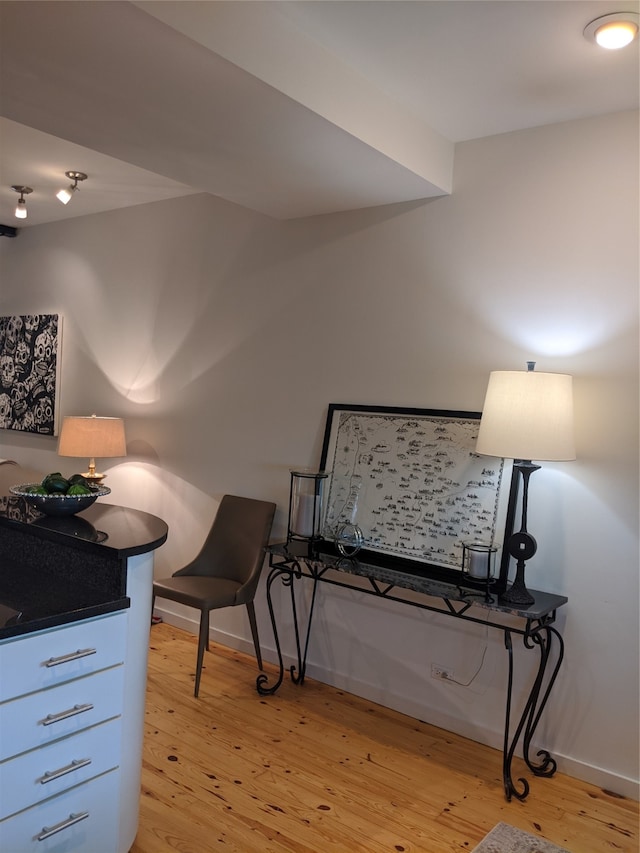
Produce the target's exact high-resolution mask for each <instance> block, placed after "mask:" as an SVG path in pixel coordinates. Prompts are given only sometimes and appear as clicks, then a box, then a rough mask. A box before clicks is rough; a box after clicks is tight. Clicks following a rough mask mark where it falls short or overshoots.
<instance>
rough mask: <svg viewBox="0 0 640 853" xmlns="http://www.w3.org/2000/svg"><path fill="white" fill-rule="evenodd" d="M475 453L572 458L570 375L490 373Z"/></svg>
mask: <svg viewBox="0 0 640 853" xmlns="http://www.w3.org/2000/svg"><path fill="white" fill-rule="evenodd" d="M476 451H477V453H480V454H483V455H486V456H501V457H503V458H507V459H523V460H532V459H538V460H540V461H562V460H569V459H575V458H576V453H575V446H574V435H573V392H572V377H571V376H568V375H567V374H564V373H538V372H537V371H535V370H527V371H510V370H497V371H494V372H493V373H491V374H490V376H489V385H488V387H487V394H486V397H485V401H484V408H483V411H482V419H481V421H480V430H479V433H478V442H477V445H476Z"/></svg>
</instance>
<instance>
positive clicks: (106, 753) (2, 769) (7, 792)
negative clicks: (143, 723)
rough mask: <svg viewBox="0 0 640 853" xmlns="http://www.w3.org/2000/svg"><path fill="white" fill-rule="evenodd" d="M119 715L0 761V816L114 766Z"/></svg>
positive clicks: (117, 752)
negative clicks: (0, 794)
mask: <svg viewBox="0 0 640 853" xmlns="http://www.w3.org/2000/svg"><path fill="white" fill-rule="evenodd" d="M121 733H122V726H121V723H120V718H118V719H116V720H111V721H110V722H108V723H102V724H101V725H99V726H94V727H93V728H90V729H85V730H84V731H82V732H78V734H75V735H71V736H70V737H67V738H63V739H62V740H57V741H55V742H54V743H50V744H49V745H48V746H43V747H42V748H41V749H34V750H31V752H26V753H24V754H22V755H19V756H18V757H17V758H10V759H9V760H8V761H3V762H0V791H2V797H1V799H0V820H1V819H2V818H5V817H8V816H9V815H12V814H15V813H16V812H19V811H22V810H23V809H26V808H29V807H30V806H32V805H34V804H35V803H38V802H40V801H41V800H46V799H48V798H49V797H53V796H55V795H56V794H60V793H61V792H62V791H66V790H67V789H68V788H73V787H74V786H75V785H80V784H81V783H82V782H86V781H88V780H89V779H93V778H94V777H95V776H99V775H101V774H102V773H106V772H107V770H113V769H114V768H115V767H117V765H118V763H119V761H120V737H121Z"/></svg>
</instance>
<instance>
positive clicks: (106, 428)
mask: <svg viewBox="0 0 640 853" xmlns="http://www.w3.org/2000/svg"><path fill="white" fill-rule="evenodd" d="M126 455H127V445H126V441H125V436H124V421H123V420H122V418H99V417H96V415H91V416H90V417H71V416H70V417H65V418H64V420H63V422H62V429H61V431H60V441H59V442H58V456H88V457H89V470H88V471H87V472H85V473H84V474H83V475H82V476H83V477H86V479H87V480H89V482H92V483H95V484H96V485H99V484H100V482H101V481H102V480H103V479H104V477H105V476H106V475H105V474H100V473H98V472H97V471H96V457H98V458H100V459H106V458H108V457H113V456H126Z"/></svg>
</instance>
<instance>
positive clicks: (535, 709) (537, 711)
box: [523, 625, 564, 777]
mask: <svg viewBox="0 0 640 853" xmlns="http://www.w3.org/2000/svg"><path fill="white" fill-rule="evenodd" d="M554 636H555V637H556V639H557V641H558V659H557V660H556V663H555V666H554V668H553V671H552V673H551V675H550V677H549V679H548V682H547V686H546V688H545V690H544V693H542V697H541V691H542V688H543V685H544V681H545V675H546V671H547V665H548V663H549V658H550V655H551V649H552V641H553V637H554ZM530 642H532V643H535V644H536V645H537V646H538V647H539V649H540V664H539V667H538V674H537V676H536V680H535V682H534V685H533V688H532V691H531V702H530V707H529V714H528V720H527V724H526V726H525V730H524V738H523V753H524V760H525V761H526V763H527V766H528V767H529V769H530V770H531V772H532V773H533V774H534V775H535V776H547V777H549V776H553V774H554V773H555V772H556V770H557V767H558V765H557V763H556V760H555V759H554V758H553V757H552V755H551V753H550V752H549V751H548V750H546V749H540V750H538V752H537V753H536V755H537V756H538V757H539V758H540V761H538V762H534V761H533V760H532V759H531V758H530V756H529V749H530V747H531V740H532V738H533V735H534V733H535V731H536V728H537V726H538V723H539V722H540V717H541V716H542V713H543V711H544V709H545V707H546V704H547V701H548V699H549V695H550V693H551V690H552V688H553V685H554V683H555V680H556V677H557V675H558V672H559V671H560V666H561V665H562V660H563V658H564V641H563V639H562V636H561V635H560V634H559V633H558V631H556V629H555V628H552V627H551V626H550V625H545V626H544V627H542V628H540V629H539V630H537V631H535V632H533V633H532V634H531V635H530ZM525 645H527V637H525ZM528 647H531V646H528Z"/></svg>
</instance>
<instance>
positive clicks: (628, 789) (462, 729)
mask: <svg viewBox="0 0 640 853" xmlns="http://www.w3.org/2000/svg"><path fill="white" fill-rule="evenodd" d="M155 612H156V613H157V614H158V615H159V616H161V617H162V619H163V621H164V622H166V623H167V624H169V625H174V626H175V627H176V628H182V629H183V630H185V631H189V632H190V633H192V634H196V635H197V634H198V622H197V620H195V619H193V618H189V617H185V616H182V615H180V614H178V613H174V612H172V611H170V610H165V609H163V608H161V607H156V611H155ZM209 636H210V638H211V640H212V641H213V642H216V643H220V644H221V645H223V646H228V647H229V648H231V649H236V650H237V651H239V652H244V653H246V654H250V655H253V654H255V652H254V648H253V642H252V641H251V640H246V639H245V638H244V637H240V636H236V635H234V634H229V633H228V632H226V631H220V630H217V629H216V628H211V629H210V633H209ZM261 651H262V656H263V658H264V660H265V661H268V662H269V663H273V664H276V665H277V663H278V657H277V653H276V651H275V648H265V647H264V646H262V649H261ZM306 675H307V676H308V677H309V678H313V679H314V680H316V681H320V682H322V683H323V684H329V685H331V686H332V687H336V688H338V689H339V690H344V691H345V692H347V693H352V694H353V695H355V696H360V697H362V698H363V699H368V700H369V701H370V702H375V703H377V704H378V705H383V706H384V707H386V708H391V709H392V710H394V711H398V712H399V713H401V714H406V715H407V716H408V717H413V718H414V719H417V720H423V721H424V722H427V723H429V724H430V725H432V726H437V727H438V728H441V729H445V730H446V731H450V732H455V733H456V734H459V735H461V736H462V737H466V738H469V739H470V740H474V741H476V742H477V743H482V744H484V745H485V746H490V747H492V748H493V749H498V750H502V737H503V736H502V731H498V730H495V731H491V730H489V729H486V728H478V726H477V725H474V724H473V723H471V722H470V721H469V720H465V719H462V718H459V717H454V716H452V715H450V714H446V713H442V712H441V711H438V710H436V709H429V719H428V720H425V708H424V706H422V705H418V704H417V703H415V702H413V701H412V699H411V697H409V696H399V695H396V694H390V693H388V692H384V691H381V690H380V689H379V688H376V687H375V686H373V685H371V684H368V683H366V682H363V681H360V680H359V679H358V678H356V677H354V676H346V675H344V674H343V673H338V672H331V671H329V670H326V669H324V668H323V667H319V666H316V665H314V664H312V663H310V662H308V663H307V671H306ZM553 757H554V758H555V760H556V761H557V762H558V771H559V772H560V773H564V774H566V775H567V776H571V777H572V778H573V779H580V780H581V781H582V782H587V783H588V784H590V785H596V786H597V787H598V788H602V789H603V790H605V791H610V792H612V793H614V794H617V795H618V796H621V797H629V798H630V799H632V800H640V783H639V782H638V781H636V780H635V779H629V778H627V777H624V776H619V775H616V774H614V773H611V772H610V771H608V770H605V769H603V768H601V767H595V766H593V765H590V764H586V763H584V762H582V761H578V760H576V759H574V758H571V757H570V756H566V755H562V754H559V753H557V752H554V755H553Z"/></svg>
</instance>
